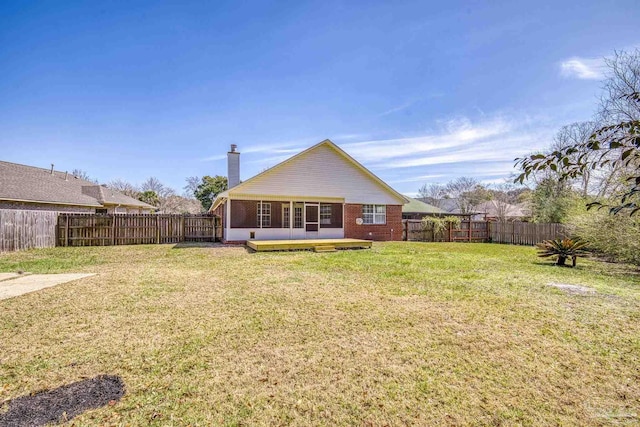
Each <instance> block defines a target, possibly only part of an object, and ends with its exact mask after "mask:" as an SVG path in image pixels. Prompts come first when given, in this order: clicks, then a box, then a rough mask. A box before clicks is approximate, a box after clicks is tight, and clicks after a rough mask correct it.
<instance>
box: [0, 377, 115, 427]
mask: <svg viewBox="0 0 640 427" xmlns="http://www.w3.org/2000/svg"><path fill="white" fill-rule="evenodd" d="M123 395H124V383H123V382H122V379H120V377H117V376H111V375H100V376H98V377H94V378H90V379H87V380H82V381H78V382H75V383H72V384H68V385H64V386H62V387H58V388H56V389H54V390H48V391H40V392H38V393H35V394H33V395H28V396H21V397H18V398H15V399H13V400H9V401H8V402H5V403H4V404H3V405H2V406H1V407H0V408H2V410H1V411H0V425H3V426H7V427H9V426H11V427H22V426H25V427H26V426H42V425H46V424H49V423H61V422H66V421H68V420H70V419H72V418H73V417H75V416H77V415H80V414H81V413H83V412H85V411H87V410H89V409H95V408H100V407H101V406H105V405H108V404H110V403H111V404H113V403H114V402H117V401H118V400H120V398H121V397H122V396H123ZM5 408H6V409H5Z"/></svg>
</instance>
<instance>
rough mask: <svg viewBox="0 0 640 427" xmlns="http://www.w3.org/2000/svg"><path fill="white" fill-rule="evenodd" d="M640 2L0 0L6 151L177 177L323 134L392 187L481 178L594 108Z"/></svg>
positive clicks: (134, 176)
mask: <svg viewBox="0 0 640 427" xmlns="http://www.w3.org/2000/svg"><path fill="white" fill-rule="evenodd" d="M637 6H638V4H637V0H635V1H591V2H589V1H576V2H562V1H553V2H544V1H536V2H517V1H505V2H497V1H496V2H454V1H448V2H428V1H416V2H403V1H394V2H371V1H367V2H357V1H344V2H339V1H321V2H281V3H277V2H250V1H247V2H225V1H216V2H186V1H181V2H143V1H136V2H122V3H117V2H86V3H81V2H72V1H64V2H61V1H58V2H47V1H43V2H33V3H27V2H22V1H16V2H11V1H6V0H5V1H3V2H0V76H2V77H1V78H0V160H6V161H12V162H17V163H25V164H30V165H35V166H42V167H45V168H46V167H49V165H50V164H51V163H54V164H55V165H56V169H58V170H69V171H70V170H72V169H74V168H80V169H84V170H86V171H87V172H88V173H89V174H90V175H92V176H94V177H95V178H97V179H98V180H99V181H100V182H107V181H110V180H113V179H117V178H121V179H126V180H128V181H131V182H134V183H140V182H142V181H143V180H144V179H145V178H147V177H149V176H155V177H157V178H159V179H160V180H161V181H163V182H164V183H166V184H168V185H170V186H172V187H174V188H176V189H181V187H182V186H183V185H184V179H185V178H186V177H187V176H193V175H199V176H201V175H207V174H208V175H215V174H221V175H225V174H226V161H225V153H226V151H227V150H228V148H229V144H231V143H235V144H237V145H238V146H239V151H240V152H241V153H242V158H241V164H242V166H241V175H242V178H243V179H247V178H249V177H251V176H253V175H254V174H256V173H258V172H260V171H262V170H264V169H265V168H267V167H270V166H273V165H275V164H276V163H278V162H279V161H281V160H283V159H285V158H287V157H289V156H291V155H293V154H295V153H296V152H298V151H300V150H302V149H304V148H307V147H308V146H310V145H312V144H314V143H317V142H319V141H321V140H323V139H325V138H330V139H331V140H332V141H334V142H335V143H337V144H338V145H340V146H341V147H342V148H343V149H345V150H346V151H347V152H349V153H350V154H351V155H352V156H353V157H355V158H356V159H357V160H359V161H360V162H361V163H363V164H364V165H365V166H367V167H369V168H370V169H371V170H372V171H373V172H374V173H376V174H377V175H378V176H380V177H381V178H383V179H384V180H385V181H387V182H388V183H389V184H391V185H392V186H393V187H394V188H396V189H397V190H399V191H401V192H404V193H406V194H413V193H415V192H416V191H417V190H418V188H419V187H420V186H421V185H422V184H424V183H427V182H446V181H448V180H450V179H452V178H455V177H457V176H461V175H465V176H473V177H475V178H477V179H479V180H482V181H484V182H488V183H490V182H500V181H502V180H504V178H505V177H507V176H508V175H509V174H510V173H511V172H513V158H514V157H517V156H519V155H522V154H526V153H528V152H531V151H534V150H536V149H540V148H543V147H546V146H548V145H549V144H550V142H551V139H552V137H553V135H554V134H555V132H556V131H557V130H558V128H559V127H560V126H562V125H564V124H569V123H571V122H573V121H581V120H588V119H590V118H591V115H592V114H593V112H594V110H595V107H596V103H597V97H598V94H599V88H600V86H601V78H602V67H601V63H602V58H603V57H604V56H607V55H610V54H611V53H612V52H613V50H614V49H631V48H634V47H637V46H639V45H640V32H638V27H637V23H638V22H639V20H640V8H638V7H637Z"/></svg>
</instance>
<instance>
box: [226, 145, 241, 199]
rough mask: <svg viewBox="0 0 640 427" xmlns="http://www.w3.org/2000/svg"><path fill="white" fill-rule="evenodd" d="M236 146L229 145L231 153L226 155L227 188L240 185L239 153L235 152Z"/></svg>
mask: <svg viewBox="0 0 640 427" xmlns="http://www.w3.org/2000/svg"><path fill="white" fill-rule="evenodd" d="M237 148H238V146H237V145H236V144H231V151H229V152H228V153H227V180H228V183H229V188H233V187H235V186H236V185H238V184H240V153H239V152H237V151H236V149H237Z"/></svg>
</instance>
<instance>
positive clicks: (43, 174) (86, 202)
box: [0, 161, 155, 209]
mask: <svg viewBox="0 0 640 427" xmlns="http://www.w3.org/2000/svg"><path fill="white" fill-rule="evenodd" d="M0 200H11V201H20V202H32V203H51V204H65V205H73V206H87V207H96V208H100V207H104V206H105V205H116V206H127V207H136V208H143V209H155V207H154V206H151V205H149V204H147V203H144V202H141V201H139V200H137V199H134V198H133V197H129V196H126V195H124V194H122V193H119V192H117V191H115V190H112V189H110V188H107V187H105V186H102V185H99V184H96V183H95V182H90V181H86V180H84V179H81V178H78V177H76V176H74V175H71V174H70V173H69V174H68V173H66V172H60V171H56V170H54V171H53V173H52V171H51V169H44V168H38V167H34V166H27V165H21V164H18V163H10V162H3V161H0Z"/></svg>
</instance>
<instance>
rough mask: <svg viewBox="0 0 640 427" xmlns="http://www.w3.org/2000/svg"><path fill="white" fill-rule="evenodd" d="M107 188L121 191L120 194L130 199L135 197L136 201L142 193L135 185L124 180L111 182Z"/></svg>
mask: <svg viewBox="0 0 640 427" xmlns="http://www.w3.org/2000/svg"><path fill="white" fill-rule="evenodd" d="M107 187H108V188H111V189H113V190H116V191H119V192H120V193H122V194H125V195H127V196H129V197H133V198H134V199H137V198H138V194H139V193H140V191H139V190H138V188H137V187H136V186H135V185H133V184H131V183H130V182H128V181H125V180H123V179H115V180H113V181H111V182H109V183H108V184H107Z"/></svg>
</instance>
